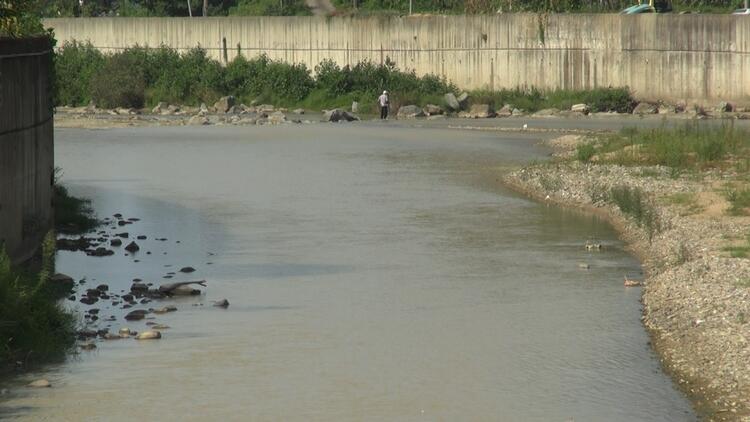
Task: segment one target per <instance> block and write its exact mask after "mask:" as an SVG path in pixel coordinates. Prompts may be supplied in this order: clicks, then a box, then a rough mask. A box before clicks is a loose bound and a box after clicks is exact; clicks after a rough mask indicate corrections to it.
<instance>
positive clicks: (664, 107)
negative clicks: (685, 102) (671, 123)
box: [657, 104, 677, 114]
mask: <svg viewBox="0 0 750 422" xmlns="http://www.w3.org/2000/svg"><path fill="white" fill-rule="evenodd" d="M657 112H658V113H659V114H674V113H677V109H676V108H675V107H674V106H673V105H670V104H659V107H658V110H657Z"/></svg>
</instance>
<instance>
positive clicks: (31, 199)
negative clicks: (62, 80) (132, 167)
mask: <svg viewBox="0 0 750 422" xmlns="http://www.w3.org/2000/svg"><path fill="white" fill-rule="evenodd" d="M50 69H51V45H50V43H49V41H48V40H47V39H46V38H45V39H30V40H6V39H3V40H0V244H2V243H4V244H5V248H6V250H7V252H8V254H9V255H10V256H11V259H13V260H14V261H20V260H24V259H27V258H29V257H30V256H31V255H33V253H34V252H35V251H36V249H37V247H38V245H39V244H40V241H41V239H42V238H43V236H44V234H45V233H46V232H47V231H48V230H49V229H50V228H51V227H52V178H53V170H54V149H53V121H52V99H51V97H50V94H51V85H50Z"/></svg>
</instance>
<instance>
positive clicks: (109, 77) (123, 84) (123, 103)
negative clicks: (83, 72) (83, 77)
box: [90, 53, 146, 108]
mask: <svg viewBox="0 0 750 422" xmlns="http://www.w3.org/2000/svg"><path fill="white" fill-rule="evenodd" d="M144 69H145V66H143V63H142V62H141V61H139V60H138V57H137V56H134V55H133V54H129V53H118V54H115V55H113V56H111V57H109V58H108V59H107V60H106V62H105V63H104V65H103V66H102V67H101V69H100V71H99V72H98V73H96V74H94V75H93V77H92V78H91V81H90V92H91V97H92V99H93V100H94V102H95V103H96V104H97V106H100V107H105V108H115V107H135V108H140V107H143V104H144V103H145V100H146V81H145V76H144Z"/></svg>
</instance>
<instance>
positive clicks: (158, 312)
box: [154, 305, 177, 314]
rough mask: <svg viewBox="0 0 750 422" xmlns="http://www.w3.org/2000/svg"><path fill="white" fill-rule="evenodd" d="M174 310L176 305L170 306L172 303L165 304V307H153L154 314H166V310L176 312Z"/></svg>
mask: <svg viewBox="0 0 750 422" xmlns="http://www.w3.org/2000/svg"><path fill="white" fill-rule="evenodd" d="M176 311H177V307H176V306H172V305H169V306H165V307H163V308H159V309H154V313H155V314H166V313H168V312H176Z"/></svg>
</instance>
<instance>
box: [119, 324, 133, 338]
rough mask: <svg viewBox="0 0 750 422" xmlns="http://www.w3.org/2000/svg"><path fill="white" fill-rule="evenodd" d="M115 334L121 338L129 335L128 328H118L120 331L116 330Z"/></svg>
mask: <svg viewBox="0 0 750 422" xmlns="http://www.w3.org/2000/svg"><path fill="white" fill-rule="evenodd" d="M117 334H118V335H119V336H120V337H121V338H125V337H130V328H127V327H123V328H120V331H118V332H117Z"/></svg>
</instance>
